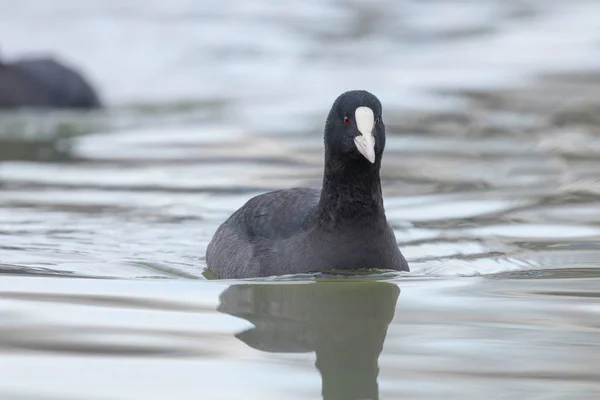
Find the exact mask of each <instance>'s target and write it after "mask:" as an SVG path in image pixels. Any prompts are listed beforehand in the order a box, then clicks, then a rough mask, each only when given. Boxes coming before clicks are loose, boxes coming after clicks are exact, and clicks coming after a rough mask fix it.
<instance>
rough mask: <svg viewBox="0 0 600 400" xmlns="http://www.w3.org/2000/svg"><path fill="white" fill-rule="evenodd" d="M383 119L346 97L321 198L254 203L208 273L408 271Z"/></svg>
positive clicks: (311, 193)
mask: <svg viewBox="0 0 600 400" xmlns="http://www.w3.org/2000/svg"><path fill="white" fill-rule="evenodd" d="M381 112H382V107H381V103H380V102H379V100H378V99H377V97H375V96H374V95H372V94H371V93H369V92H366V91H362V90H361V91H359V90H357V91H350V92H346V93H343V94H342V95H340V96H339V97H338V98H337V99H336V100H335V102H334V104H333V106H332V108H331V111H330V112H329V116H328V117H327V121H326V124H325V170H324V175H323V185H322V188H321V191H318V190H314V189H307V188H293V189H287V190H279V191H275V192H269V193H265V194H262V195H259V196H256V197H254V198H252V199H250V200H249V201H248V202H247V203H246V204H245V205H244V206H242V207H241V208H240V209H239V210H237V211H236V212H235V213H233V215H231V217H229V219H227V220H226V221H225V222H224V223H223V224H222V225H221V226H220V227H219V228H218V229H217V232H216V233H215V235H214V237H213V239H212V241H211V242H210V244H209V245H208V248H207V251H206V262H207V265H208V268H209V269H210V270H211V271H212V272H214V273H215V275H217V277H219V278H251V277H264V276H271V275H285V274H296V273H308V272H318V271H326V270H333V269H335V270H352V269H363V268H380V269H393V270H398V271H408V264H407V262H406V260H405V259H404V257H403V256H402V254H401V253H400V250H399V248H398V245H397V244H396V238H395V236H394V232H393V231H392V228H391V227H390V225H389V224H388V222H387V219H386V217H385V211H384V207H383V197H382V193H381V181H380V178H379V170H380V167H381V159H382V156H383V150H384V148H385V126H384V124H383V120H382V117H381Z"/></svg>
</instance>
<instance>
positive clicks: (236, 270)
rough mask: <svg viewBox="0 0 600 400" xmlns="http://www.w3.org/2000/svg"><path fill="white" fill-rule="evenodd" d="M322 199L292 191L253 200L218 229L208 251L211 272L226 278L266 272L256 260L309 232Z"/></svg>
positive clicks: (311, 193) (308, 192)
mask: <svg viewBox="0 0 600 400" xmlns="http://www.w3.org/2000/svg"><path fill="white" fill-rule="evenodd" d="M319 196H320V192H319V191H318V190H315V189H308V188H293V189H286V190H278V191H274V192H269V193H265V194H262V195H259V196H256V197H253V198H251V199H250V200H248V202H246V204H244V205H243V206H242V207H240V208H239V209H238V210H237V211H236V212H235V213H233V214H232V215H231V217H229V219H227V220H226V221H225V222H224V223H223V224H222V225H221V226H220V227H219V228H218V229H217V232H216V233H215V235H214V237H213V239H212V240H211V242H210V243H209V245H208V248H207V250H206V262H207V264H208V267H209V269H211V271H213V272H214V273H215V274H216V275H217V276H219V277H220V278H227V277H236V276H240V275H250V274H248V270H254V269H259V268H264V267H265V265H264V263H262V264H261V263H260V261H259V260H258V259H257V255H259V254H261V255H263V256H264V255H265V253H266V252H265V251H261V249H262V248H263V247H270V246H271V245H273V244H274V243H275V242H279V241H285V240H286V239H289V238H291V237H293V236H295V235H298V234H302V233H303V232H306V231H308V230H309V229H310V228H311V227H312V226H313V225H314V223H315V221H316V208H317V204H318V202H319ZM242 271H246V273H242ZM252 275H256V273H253V274H252Z"/></svg>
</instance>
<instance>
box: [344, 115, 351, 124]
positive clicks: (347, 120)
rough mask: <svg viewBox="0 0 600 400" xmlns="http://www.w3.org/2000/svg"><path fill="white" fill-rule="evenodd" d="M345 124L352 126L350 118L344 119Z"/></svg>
mask: <svg viewBox="0 0 600 400" xmlns="http://www.w3.org/2000/svg"><path fill="white" fill-rule="evenodd" d="M344 123H345V124H346V125H350V118H348V117H344Z"/></svg>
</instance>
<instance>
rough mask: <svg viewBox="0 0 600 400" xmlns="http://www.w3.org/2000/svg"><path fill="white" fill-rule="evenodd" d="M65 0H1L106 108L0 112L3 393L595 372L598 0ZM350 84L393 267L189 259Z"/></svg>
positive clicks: (453, 386)
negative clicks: (368, 113) (378, 112)
mask: <svg viewBox="0 0 600 400" xmlns="http://www.w3.org/2000/svg"><path fill="white" fill-rule="evenodd" d="M2 3H6V4H5V5H4V6H2ZM242 3H243V4H242ZM81 4H82V3H80V2H76V1H73V0H71V1H67V0H62V1H56V2H53V3H52V5H49V3H48V4H46V2H40V1H33V0H26V1H21V2H19V3H18V4H13V3H12V2H11V3H10V6H9V5H8V2H6V1H5V2H2V1H0V7H1V9H2V10H3V12H2V13H0V36H2V37H3V38H5V40H4V41H3V42H2V53H3V54H5V55H6V56H7V57H10V56H14V55H17V54H18V53H19V52H21V51H26V50H39V49H51V50H52V49H56V50H58V49H60V50H61V53H62V54H64V55H65V56H66V57H67V56H68V57H69V58H71V59H74V60H77V62H78V63H79V64H80V65H82V68H84V71H86V72H87V73H89V75H90V76H91V77H92V78H93V79H94V80H95V82H96V83H97V84H98V85H99V87H100V88H101V90H102V92H103V97H104V98H105V99H106V100H107V102H108V104H109V108H108V109H107V110H105V111H102V112H97V113H83V114H79V113H70V112H61V113H48V112H42V111H40V112H34V111H28V112H25V111H23V112H17V113H6V112H5V113H2V114H0V271H1V272H2V275H1V279H0V330H1V331H2V332H1V334H0V373H1V375H2V377H3V379H2V380H0V398H2V399H43V400H46V399H110V400H112V399H171V398H176V399H197V398H206V399H240V398H260V399H263V398H272V399H282V398H302V399H306V398H325V399H365V398H369V399H375V398H381V399H397V398H423V399H437V398H444V399H448V398H452V399H468V398H473V399H480V398H533V399H538V398H539V399H595V398H598V397H599V396H600V384H599V382H600V374H599V373H598V369H597V360H598V358H599V357H600V339H599V337H600V336H599V333H600V323H599V322H598V321H600V302H599V297H600V291H599V289H598V288H599V287H600V268H599V267H600V263H599V261H598V260H600V245H599V244H598V243H599V242H600V241H599V239H600V183H599V182H600V172H599V171H600V161H599V158H598V155H599V153H600V129H599V128H598V127H599V126H600V119H599V118H598V115H600V74H599V73H598V72H597V71H598V67H599V65H598V64H600V63H599V62H598V60H600V47H599V46H598V44H599V43H600V33H599V32H600V31H598V30H597V29H596V25H597V18H596V16H597V15H598V13H600V7H599V6H598V5H597V4H596V2H593V1H584V0H578V1H573V2H570V3H568V4H566V3H565V4H563V3H560V2H541V1H540V2H537V1H528V2H517V1H509V2H501V1H491V0H490V1H473V2H465V1H456V2H434V1H427V2H422V1H419V2H416V1H403V2H399V3H398V2H391V1H389V2H388V1H379V2H377V4H376V6H373V5H371V6H367V5H366V4H367V3H364V4H363V3H360V2H350V1H348V2H347V1H342V2H334V1H326V2H322V1H319V2H317V1H315V2H305V3H302V4H296V5H295V6H294V7H290V6H289V5H286V6H283V5H279V3H275V2H273V1H266V0H265V1H259V2H253V3H252V5H248V4H246V3H245V2H233V3H223V2H194V3H190V2H184V1H178V2H170V3H165V2H158V1H154V2H153V1H151V2H145V1H128V2H125V3H123V2H110V1H108V2H106V1H105V2H86V5H85V6H82V5H81ZM369 4H371V3H369ZM31 26H36V27H37V28H38V29H39V30H40V31H44V35H41V36H39V37H37V36H36V37H35V38H34V37H33V36H32V35H30V34H29V33H28V32H30V27H31ZM117 43H118V45H117ZM354 88H365V89H368V90H371V91H373V92H374V93H375V94H377V95H378V96H379V97H380V98H381V100H382V102H383V103H384V109H385V111H384V118H385V121H386V126H387V130H388V143H387V149H386V153H385V157H384V165H383V170H382V180H383V191H384V196H385V205H386V210H387V214H388V218H389V220H390V222H391V223H392V225H393V227H394V229H395V232H396V236H397V239H398V244H399V246H400V247H401V249H402V251H403V253H404V254H405V256H406V257H407V259H408V261H409V263H410V265H411V272H410V273H408V274H389V273H388V274H378V275H374V276H354V277H352V276H350V277H348V276H346V277H331V276H322V275H314V276H296V277H283V278H278V279H272V278H271V279H259V280H248V281H214V280H206V279H205V277H204V267H205V263H204V251H205V248H206V245H207V244H208V241H209V240H210V238H211V236H212V234H213V232H214V230H215V229H216V227H217V226H218V225H219V224H220V223H221V222H222V221H223V220H224V219H225V218H226V217H227V216H228V215H229V214H230V213H231V212H232V211H233V210H235V209H236V208H237V207H239V206H240V205H242V204H243V203H244V202H245V201H246V200H247V199H248V198H249V197H250V196H253V195H255V194H259V193H262V192H264V191H267V190H273V189H280V188H287V187H291V186H298V185H302V186H316V187H318V186H319V184H320V179H321V170H322V163H323V154H322V151H323V150H322V147H323V145H322V127H323V122H324V120H325V117H326V114H327V111H328V109H329V106H330V104H331V102H332V101H333V99H334V97H335V96H336V95H337V94H339V92H341V91H342V90H347V89H354Z"/></svg>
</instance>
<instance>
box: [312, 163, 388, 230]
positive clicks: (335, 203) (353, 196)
mask: <svg viewBox="0 0 600 400" xmlns="http://www.w3.org/2000/svg"><path fill="white" fill-rule="evenodd" d="M379 170H380V162H379V160H378V161H377V162H376V163H375V164H370V163H368V162H366V160H364V161H363V160H357V161H350V162H348V161H346V162H336V160H326V161H325V172H324V175H323V187H322V190H321V198H320V200H319V219H320V220H321V221H328V222H334V223H340V222H348V221H356V220H361V219H365V218H369V219H371V218H374V217H380V218H384V219H385V212H384V208H383V197H382V194H381V180H380V178H379Z"/></svg>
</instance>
